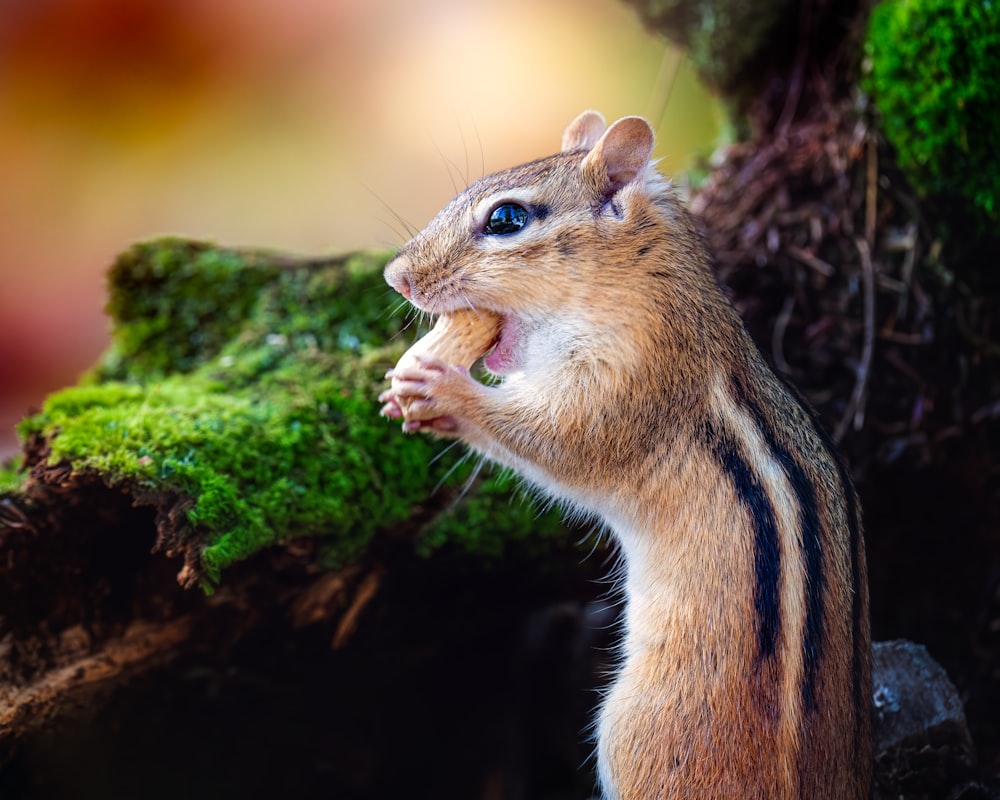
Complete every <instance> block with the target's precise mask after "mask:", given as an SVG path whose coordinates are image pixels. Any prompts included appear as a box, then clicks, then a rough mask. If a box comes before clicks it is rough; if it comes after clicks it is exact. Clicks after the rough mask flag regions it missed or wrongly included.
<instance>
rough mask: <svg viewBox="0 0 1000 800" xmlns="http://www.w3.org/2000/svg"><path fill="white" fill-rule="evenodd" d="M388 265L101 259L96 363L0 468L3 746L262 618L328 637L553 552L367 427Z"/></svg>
mask: <svg viewBox="0 0 1000 800" xmlns="http://www.w3.org/2000/svg"><path fill="white" fill-rule="evenodd" d="M385 259H386V255H385V254H355V255H349V256H343V257H332V258H328V259H296V258H291V257H287V256H281V255H276V254H269V253H262V252H247V251H237V250H227V249H221V248H217V247H213V246H210V245H207V244H202V243H195V242H190V241H182V240H162V241H156V242H151V243H146V244H140V245H138V246H136V247H134V248H132V249H131V250H129V251H128V252H126V253H124V254H123V255H122V256H120V257H119V258H118V260H117V261H116V263H115V264H114V266H113V267H112V269H111V272H110V302H109V307H108V308H109V313H110V315H111V318H112V325H113V338H112V344H111V346H110V349H109V350H108V352H107V353H106V354H105V355H104V356H103V358H102V359H101V360H100V363H98V364H97V365H96V366H95V367H94V368H93V369H92V370H91V371H90V372H89V373H88V374H87V375H86V376H84V378H83V379H82V380H81V382H80V384H79V385H78V386H75V387H72V388H68V389H65V390H63V391H61V392H58V393H56V394H54V395H52V396H50V397H49V398H48V399H47V400H46V402H45V404H44V407H43V408H42V409H41V411H40V412H39V413H38V414H36V415H34V416H32V417H29V418H28V419H26V420H24V422H23V423H22V424H21V426H20V429H19V430H20V434H21V436H22V438H23V441H24V449H23V453H22V455H21V456H20V457H19V458H18V459H17V461H16V463H14V464H11V465H8V466H7V467H6V469H5V471H4V472H3V474H2V475H0V744H2V743H3V742H4V741H5V740H8V739H10V738H11V737H16V736H18V735H20V734H21V733H23V732H24V731H25V730H26V729H29V728H30V727H31V726H32V725H37V724H38V723H39V722H41V721H44V720H46V719H49V718H51V717H52V716H53V715H58V714H59V713H61V711H63V710H64V709H66V708H75V707H76V706H78V705H79V704H80V703H84V702H85V701H87V700H88V699H93V697H94V696H95V695H98V694H100V692H101V691H104V690H106V689H107V688H108V687H109V686H112V685H114V684H115V682H116V681H120V680H122V679H123V678H125V677H127V676H129V675H131V674H134V673H135V672H137V671H142V670H145V669H147V668H149V667H151V666H155V665H156V664H158V663H161V662H162V661H163V660H164V659H167V658H172V657H174V656H175V655H176V654H177V653H178V652H181V651H182V650H183V648H184V646H186V643H194V644H200V645H201V646H204V645H205V643H207V642H215V643H218V644H219V645H220V646H221V645H222V644H223V643H225V642H233V641H236V640H238V639H239V638H240V636H242V635H243V633H245V632H246V631H248V630H250V629H251V628H253V627H254V626H255V625H257V624H259V623H260V622H261V620H262V619H264V618H268V617H273V616H274V615H275V614H278V615H279V616H281V617H282V618H284V619H287V621H288V622H289V624H290V626H291V627H292V628H300V627H304V626H310V625H317V624H325V625H326V626H327V628H328V634H329V637H330V641H331V643H332V644H333V646H334V647H339V646H341V645H343V644H344V643H345V642H346V641H347V640H348V639H349V637H350V635H351V633H352V632H353V631H354V630H355V628H356V625H357V621H358V617H359V614H360V612H361V610H362V609H363V608H364V607H365V605H366V604H367V603H368V602H369V601H370V600H371V598H372V597H373V596H374V594H375V593H376V592H377V590H378V588H379V585H380V583H381V581H382V579H383V576H384V575H385V574H386V573H387V572H389V571H391V570H393V569H397V568H403V567H407V568H408V567H409V566H410V565H413V564H419V563H421V561H426V560H432V559H433V557H435V556H436V557H441V558H448V557H456V556H459V555H461V556H467V557H469V558H472V559H477V560H479V563H487V562H489V561H490V559H495V558H496V557H498V556H501V555H507V556H509V555H511V554H512V553H517V552H520V553H521V554H522V555H525V554H529V553H531V554H536V555H537V554H539V553H546V552H548V553H553V552H570V551H571V550H572V548H573V545H572V544H571V543H570V542H571V537H568V536H567V535H566V533H567V531H566V529H565V528H564V527H563V526H562V524H561V522H560V521H559V518H558V516H557V515H556V514H555V513H548V514H545V513H539V512H538V510H537V509H535V508H533V507H532V505H531V503H530V502H527V501H526V500H525V499H524V498H518V497H515V496H512V492H511V489H512V484H511V481H510V479H509V478H507V477H505V476H502V475H486V476H480V475H479V473H478V470H477V468H476V465H475V464H474V463H472V462H470V461H468V460H467V459H464V460H463V457H462V455H461V454H460V453H459V451H458V450H456V449H450V450H449V449H448V448H446V447H445V446H444V445H442V444H441V443H439V442H435V441H433V440H431V439H429V438H427V437H423V436H405V435H403V434H402V433H401V431H400V430H399V427H398V425H396V424H393V423H390V422H389V421H387V420H384V419H381V418H380V417H379V416H378V403H377V402H376V400H375V398H376V395H377V394H378V390H379V388H380V387H381V386H382V385H383V377H382V376H383V375H384V373H385V371H386V369H387V368H388V367H390V366H392V365H393V364H394V363H395V361H396V360H397V359H398V357H399V356H400V355H401V354H402V353H403V351H404V350H405V349H406V347H407V346H408V345H409V344H410V343H411V342H412V340H413V338H414V337H415V335H417V332H418V331H417V326H416V325H414V324H411V323H412V320H411V319H409V318H408V317H407V316H406V315H405V314H403V313H394V311H393V305H394V304H395V303H396V301H395V300H394V298H393V296H392V293H391V292H390V291H389V290H388V288H387V287H386V286H385V284H384V283H383V281H382V278H381V268H382V266H383V264H384V262H385ZM487 521H488V524H486V522H487ZM248 560H251V561H252V563H250V564H248V563H247V562H248ZM578 560H579V558H578V555H573V556H572V558H571V560H570V563H574V564H575V563H576V562H577V561H578ZM178 583H179V584H180V585H178ZM182 587H183V588H182ZM196 587H200V589H199V588H196ZM263 609H267V611H264V610H263Z"/></svg>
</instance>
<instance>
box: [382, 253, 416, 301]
mask: <svg viewBox="0 0 1000 800" xmlns="http://www.w3.org/2000/svg"><path fill="white" fill-rule="evenodd" d="M409 269H410V262H409V261H408V260H407V259H406V257H405V256H396V257H395V258H394V259H392V261H390V262H389V263H388V264H386V265H385V272H384V273H383V276H384V277H385V282H386V283H388V284H389V285H390V286H391V287H392V288H393V289H395V290H396V291H397V292H399V293H400V294H401V295H403V297H405V298H406V299H407V300H412V299H413V284H412V283H411V282H410V275H409Z"/></svg>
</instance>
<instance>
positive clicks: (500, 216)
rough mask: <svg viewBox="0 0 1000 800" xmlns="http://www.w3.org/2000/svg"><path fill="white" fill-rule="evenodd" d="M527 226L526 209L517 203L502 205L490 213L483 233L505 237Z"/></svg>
mask: <svg viewBox="0 0 1000 800" xmlns="http://www.w3.org/2000/svg"><path fill="white" fill-rule="evenodd" d="M527 224H528V209H526V208H525V207H524V206H519V205H518V204H517V203H503V204H502V205H499V206H497V207H496V208H494V209H493V211H492V212H491V213H490V218H489V219H488V220H486V227H484V228H483V233H489V234H492V235H499V236H505V235H507V234H509V233H517V232H518V231H519V230H521V228H523V227H524V226H525V225H527Z"/></svg>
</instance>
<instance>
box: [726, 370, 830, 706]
mask: <svg viewBox="0 0 1000 800" xmlns="http://www.w3.org/2000/svg"><path fill="white" fill-rule="evenodd" d="M733 384H734V389H735V392H736V396H737V398H738V399H739V401H740V402H741V403H742V404H743V405H744V406H745V407H746V408H747V409H748V410H749V411H750V414H751V415H752V417H753V420H754V423H755V424H756V426H757V429H758V430H759V431H760V433H761V436H762V437H763V439H764V442H765V443H766V444H767V447H768V449H769V450H770V451H771V453H772V455H773V456H774V458H775V460H776V461H777V462H778V463H779V464H780V465H781V468H782V469H783V470H784V472H785V475H786V477H787V478H788V482H789V484H791V487H792V491H793V492H794V493H795V499H796V501H797V502H798V506H799V528H800V530H801V533H802V545H801V547H802V558H803V560H804V561H805V567H806V587H805V590H806V622H805V635H804V636H803V640H802V658H803V667H804V675H803V679H802V702H803V706H804V707H805V709H806V711H815V710H816V676H817V674H818V672H819V665H820V662H821V661H822V659H823V643H824V638H825V623H824V619H823V605H824V599H825V597H824V595H825V594H826V574H825V570H824V568H823V538H822V537H823V523H822V519H821V516H820V512H819V506H818V504H817V500H816V489H815V488H814V487H813V485H812V481H811V480H810V479H809V475H808V473H807V472H806V471H805V469H803V468H802V465H801V464H799V462H798V461H797V460H796V459H795V457H794V456H793V455H792V453H791V452H789V450H788V449H787V448H786V447H784V446H783V445H782V444H781V443H780V442H779V441H778V438H777V435H776V434H775V431H774V428H773V426H772V425H771V424H770V422H769V421H768V419H767V417H766V416H765V415H764V412H763V410H762V409H761V407H760V404H759V403H758V402H757V398H756V397H754V396H753V394H751V393H750V391H748V388H747V387H746V386H744V385H743V384H742V383H741V381H740V380H739V377H738V376H737V377H734V380H733ZM792 396H793V397H794V394H793V395H792ZM796 401H797V399H796ZM806 413H807V414H808V412H806ZM809 416H810V418H811V415H809ZM813 425H814V427H815V422H814V423H813Z"/></svg>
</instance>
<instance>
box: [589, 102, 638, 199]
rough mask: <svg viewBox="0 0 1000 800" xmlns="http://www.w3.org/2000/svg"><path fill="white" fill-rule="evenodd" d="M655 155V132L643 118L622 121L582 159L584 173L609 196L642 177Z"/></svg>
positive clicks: (606, 132) (612, 127)
mask: <svg viewBox="0 0 1000 800" xmlns="http://www.w3.org/2000/svg"><path fill="white" fill-rule="evenodd" d="M652 154H653V129H652V128H651V127H650V126H649V123H648V122H646V120H644V119H643V118H642V117H622V118H621V119H620V120H618V121H617V122H616V123H614V125H612V126H611V127H610V128H608V129H607V130H606V131H605V132H604V135H603V136H602V137H601V138H600V139H598V140H597V143H596V144H595V145H594V146H593V148H592V149H591V151H590V152H589V153H587V156H586V157H585V158H584V159H583V164H582V165H581V169H582V170H583V173H584V175H586V176H587V178H588V179H589V180H590V181H591V182H592V183H593V184H594V185H595V186H597V188H598V190H599V191H601V192H602V193H604V194H605V195H607V196H610V195H612V194H614V193H615V192H617V191H618V190H619V189H621V188H622V187H623V186H626V185H627V184H629V183H631V182H632V181H633V180H635V178H636V177H637V176H638V175H641V174H642V173H643V172H644V171H645V169H646V165H647V164H649V158H650V156H652Z"/></svg>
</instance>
